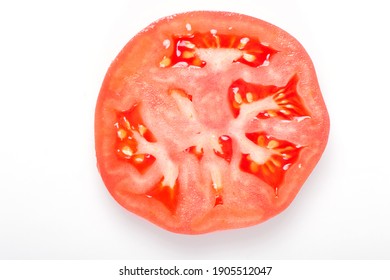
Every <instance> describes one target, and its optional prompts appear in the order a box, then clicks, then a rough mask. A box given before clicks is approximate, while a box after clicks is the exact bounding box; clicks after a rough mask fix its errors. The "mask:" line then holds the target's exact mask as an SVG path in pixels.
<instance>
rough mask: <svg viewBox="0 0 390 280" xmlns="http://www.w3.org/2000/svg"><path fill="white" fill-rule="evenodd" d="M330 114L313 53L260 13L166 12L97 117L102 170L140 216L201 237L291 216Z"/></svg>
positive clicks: (113, 83) (116, 76)
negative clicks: (254, 15) (283, 214)
mask: <svg viewBox="0 0 390 280" xmlns="http://www.w3.org/2000/svg"><path fill="white" fill-rule="evenodd" d="M328 134H329V117H328V113H327V110H326V107H325V104H324V101H323V98H322V95H321V92H320V88H319V85H318V82H317V77H316V74H315V71H314V67H313V64H312V62H311V60H310V57H309V56H308V54H307V53H306V51H305V50H304V49H303V47H302V46H301V45H300V43H299V42H298V41H297V40H296V39H294V38H293V37H292V36H291V35H289V34H288V33H286V32H285V31H283V30H281V29H280V28H278V27H276V26H274V25H271V24H269V23H267V22H264V21H262V20H259V19H256V18H252V17H249V16H245V15H241V14H234V13H225V12H206V11H202V12H189V13H184V14H178V15H174V16H171V17H167V18H163V19H160V20H158V21H156V22H154V23H153V24H151V25H150V26H148V27H146V28H145V29H144V30H142V32H140V33H139V34H137V35H136V36H135V37H134V38H133V39H131V40H130V41H129V43H128V44H127V45H126V46H125V47H124V48H123V50H122V51H121V52H120V53H119V55H118V56H117V58H116V59H115V61H114V62H113V63H112V65H111V66H110V68H109V69H108V72H107V75H106V77H105V79H104V82H103V85H102V88H101V91H100V94H99V98H98V101H97V106H96V113H95V143H96V156H97V162H98V167H99V171H100V173H101V176H102V178H103V181H104V183H105V185H106V186H107V189H108V190H109V192H110V193H111V195H112V196H113V197H114V198H115V199H116V200H117V201H118V202H119V204H121V205H122V206H123V207H125V208H126V209H128V210H129V211H131V212H133V213H135V214H137V215H139V216H141V217H144V218H146V219H148V220H149V221H151V222H153V223H155V224H157V225H159V226H160V227H162V228H165V229H167V230H170V231H173V232H177V233H185V234H200V233H207V232H211V231H216V230H224V229H232V228H241V227H247V226H251V225H255V224H259V223H261V222H263V221H265V220H267V219H269V218H271V217H273V216H275V215H276V214H278V213H280V212H281V211H283V210H284V209H285V208H286V207H287V206H288V205H289V204H290V203H291V202H292V201H293V199H294V197H295V196H296V194H297V193H298V191H299V189H300V188H301V187H302V185H303V183H304V182H305V181H306V179H307V177H308V176H309V175H310V173H311V171H312V170H313V168H314V167H315V165H316V164H317V162H318V160H319V159H320V157H321V155H322V153H323V151H324V149H325V146H326V143H327V139H328Z"/></svg>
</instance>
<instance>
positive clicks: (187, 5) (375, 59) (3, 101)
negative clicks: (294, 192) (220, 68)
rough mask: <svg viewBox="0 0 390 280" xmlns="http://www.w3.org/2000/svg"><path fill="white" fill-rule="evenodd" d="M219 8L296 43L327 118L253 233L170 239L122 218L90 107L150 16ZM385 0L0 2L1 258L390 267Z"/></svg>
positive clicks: (389, 49)
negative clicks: (276, 207) (295, 178)
mask: <svg viewBox="0 0 390 280" xmlns="http://www.w3.org/2000/svg"><path fill="white" fill-rule="evenodd" d="M189 10H226V11H233V12H240V13H245V14H248V15H251V16H255V17H258V18H261V19H263V20H266V21H269V22H271V23H273V24H275V25H277V26H279V27H281V28H283V29H285V30H286V31H288V32H289V33H290V34H292V35H293V36H295V37H296V38H297V39H298V40H299V41H300V42H301V43H302V44H303V45H304V46H305V48H306V50H307V51H308V53H309V54H310V56H311V57H312V59H313V62H314V64H315V66H316V70H317V74H318V78H319V82H320V85H321V89H322V92H323V95H324V98H325V101H326V104H327V106H328V110H329V114H330V118H331V133H330V138H329V144H328V146H327V149H326V151H325V153H324V155H323V158H322V160H321V161H320V163H319V164H318V166H317V168H316V169H315V171H314V172H313V174H312V176H311V177H310V178H309V179H308V181H307V182H306V184H305V185H304V187H303V189H302V190H301V192H300V193H299V195H298V196H297V198H296V199H295V200H294V202H293V204H292V205H291V206H290V207H289V208H288V209H287V210H286V211H285V212H283V213H282V214H280V215H279V216H277V217H275V218H273V219H272V220H270V221H268V222H266V223H264V224H261V225H259V226H255V227H251V228H246V229H240V230H231V231H224V232H217V233H211V234H206V235H199V236H187V235H178V234H173V233H170V232H167V231H164V230H162V229H160V228H158V227H156V226H154V225H152V224H150V223H149V222H146V221H144V220H143V219H141V218H138V217H137V216H135V215H133V214H131V213H129V212H126V211H125V210H123V209H122V208H121V207H120V206H119V205H118V204H117V203H116V202H115V201H114V200H113V199H112V198H111V197H110V196H109V194H108V192H107V191H106V189H105V187H104V185H103V183H102V181H101V179H100V176H99V174H98V172H97V169H96V160H95V154H94V137H93V121H94V120H93V118H94V109H95V108H94V107H95V103H96V99H97V95H98V92H99V89H100V86H101V83H102V80H103V78H104V75H105V73H106V70H107V68H108V66H109V65H110V63H111V61H112V60H113V59H114V57H115V56H116V55H117V53H118V52H119V51H120V49H121V48H122V47H123V46H124V45H125V43H126V42H127V41H128V40H129V39H130V38H131V37H132V36H134V35H135V34H136V33H137V32H138V31H140V30H141V29H142V28H144V27H146V26H147V25H148V24H149V23H151V22H152V21H154V20H156V19H158V18H160V17H163V16H167V15H171V14H174V13H177V12H183V11H189ZM389 26H390V20H389V17H388V5H387V4H386V1H382V2H379V1H349V2H348V1H344V2H342V1H334V2H331V1H322V2H315V1H303V0H302V1H269V0H267V1H255V0H253V1H242V0H241V1H226V0H222V1H212V0H208V1H198V0H197V1H194V0H193V1H169V0H165V1H155V0H154V1H150V0H142V1H57V2H55V1H43V0H36V1H7V2H6V1H2V2H1V3H0V38H1V41H0V131H1V135H0V259H214V258H217V259H302V258H303V259H389V258H390V219H389V217H388V216H389V214H390V178H389V173H390V172H389V167H390V165H389V163H388V161H389V159H390V147H389V143H390V137H389V133H388V131H389V130H390V128H389V121H390V117H389V113H388V109H389V95H390V90H389V81H390V70H389V65H390V39H389V38H390V35H389V34H390V32H389V29H388V27H389Z"/></svg>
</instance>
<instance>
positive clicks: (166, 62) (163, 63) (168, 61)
mask: <svg viewBox="0 0 390 280" xmlns="http://www.w3.org/2000/svg"><path fill="white" fill-rule="evenodd" d="M169 65H171V59H170V58H169V57H166V56H164V57H163V59H162V60H161V61H160V67H162V68H165V67H168V66H169Z"/></svg>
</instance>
